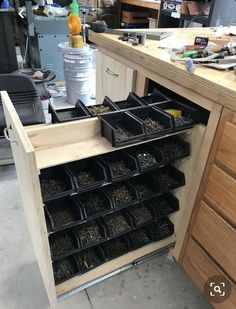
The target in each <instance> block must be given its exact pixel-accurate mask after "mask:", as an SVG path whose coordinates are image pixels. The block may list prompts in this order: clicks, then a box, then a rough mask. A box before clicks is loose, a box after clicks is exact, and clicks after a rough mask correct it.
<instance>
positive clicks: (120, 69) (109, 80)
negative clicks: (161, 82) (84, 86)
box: [96, 51, 136, 104]
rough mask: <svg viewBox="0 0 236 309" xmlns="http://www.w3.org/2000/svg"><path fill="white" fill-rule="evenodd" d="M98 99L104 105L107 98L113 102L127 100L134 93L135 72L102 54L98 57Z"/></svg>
mask: <svg viewBox="0 0 236 309" xmlns="http://www.w3.org/2000/svg"><path fill="white" fill-rule="evenodd" d="M96 68H97V70H96V71H97V72H96V74H97V75H96V97H97V103H98V104H100V103H102V101H103V99H104V97H105V96H108V97H109V98H110V99H111V100H113V101H119V100H123V99H126V98H127V96H128V94H129V92H131V91H133V87H134V82H135V73H136V72H135V70H133V69H132V68H130V67H128V66H126V65H124V64H123V63H121V62H119V61H117V60H115V59H113V58H111V57H109V56H107V55H105V54H103V53H101V52H99V51H98V52H97V55H96Z"/></svg>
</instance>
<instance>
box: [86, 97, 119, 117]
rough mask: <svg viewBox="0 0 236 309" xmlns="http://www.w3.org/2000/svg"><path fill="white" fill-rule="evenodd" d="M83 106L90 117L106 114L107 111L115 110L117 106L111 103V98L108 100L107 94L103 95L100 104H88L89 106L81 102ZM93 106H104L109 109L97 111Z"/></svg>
mask: <svg viewBox="0 0 236 309" xmlns="http://www.w3.org/2000/svg"><path fill="white" fill-rule="evenodd" d="M82 104H83V103H82ZM83 106H84V108H85V109H86V110H87V112H88V113H89V114H90V115H91V116H92V117H96V116H98V115H101V114H107V113H111V112H114V111H117V107H116V106H115V105H114V104H113V102H112V100H110V99H109V98H108V97H107V96H105V98H104V100H103V102H102V104H95V105H90V106H85V105H84V104H83ZM94 106H95V107H98V106H102V107H106V108H108V109H109V110H107V111H104V112H99V111H96V110H94Z"/></svg>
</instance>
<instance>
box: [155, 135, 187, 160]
mask: <svg viewBox="0 0 236 309" xmlns="http://www.w3.org/2000/svg"><path fill="white" fill-rule="evenodd" d="M151 145H152V146H153V147H154V148H155V149H157V150H158V151H160V152H161V153H162V156H163V159H164V164H168V163H171V162H174V161H175V160H178V159H181V158H185V157H187V156H189V154H190V146H189V144H188V143H187V142H185V141H184V140H183V139H181V138H179V137H175V136H172V137H168V138H164V139H161V140H158V141H155V142H153V143H152V144H151Z"/></svg>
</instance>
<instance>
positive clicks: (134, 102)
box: [113, 92, 144, 110]
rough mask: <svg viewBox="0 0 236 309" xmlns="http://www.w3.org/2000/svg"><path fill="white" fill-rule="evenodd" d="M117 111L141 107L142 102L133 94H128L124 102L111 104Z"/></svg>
mask: <svg viewBox="0 0 236 309" xmlns="http://www.w3.org/2000/svg"><path fill="white" fill-rule="evenodd" d="M113 104H114V105H115V106H116V108H117V109H118V110H128V109H132V108H135V107H140V106H143V105H144V103H143V102H142V100H141V99H140V98H139V97H138V96H137V95H136V94H135V93H133V92H130V93H129V95H128V97H127V99H126V100H122V101H116V102H113Z"/></svg>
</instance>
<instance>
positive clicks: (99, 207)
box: [80, 192, 106, 216]
mask: <svg viewBox="0 0 236 309" xmlns="http://www.w3.org/2000/svg"><path fill="white" fill-rule="evenodd" d="M80 202H81V204H82V206H83V207H84V208H85V210H86V213H87V215H88V216H93V215H96V214H98V213H100V212H103V211H105V210H106V203H105V201H104V200H103V199H101V198H100V196H99V195H98V194H96V193H93V192H88V193H87V192H86V194H84V195H83V197H82V196H80Z"/></svg>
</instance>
